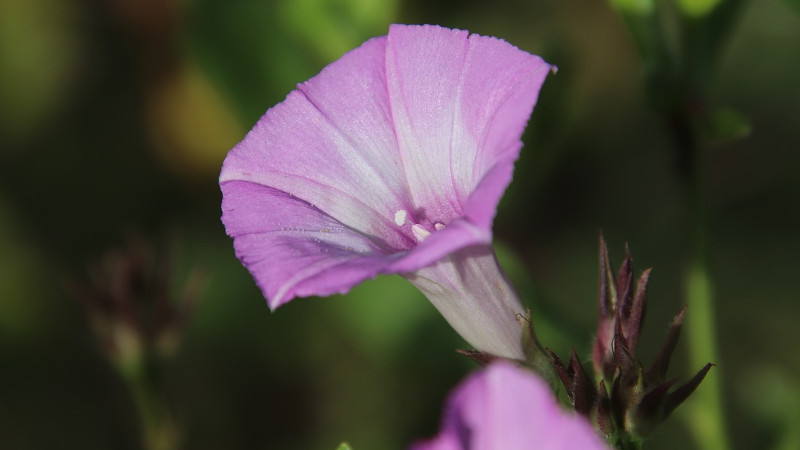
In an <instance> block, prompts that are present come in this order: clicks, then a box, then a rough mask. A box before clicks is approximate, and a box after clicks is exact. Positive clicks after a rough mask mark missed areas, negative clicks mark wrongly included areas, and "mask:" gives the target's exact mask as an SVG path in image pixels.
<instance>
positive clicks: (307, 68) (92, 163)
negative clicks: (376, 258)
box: [0, 0, 800, 450]
mask: <svg viewBox="0 0 800 450" xmlns="http://www.w3.org/2000/svg"><path fill="white" fill-rule="evenodd" d="M619 3H624V2H619ZM634 3H635V2H634ZM392 22H401V23H434V24H440V25H443V26H449V27H458V28H463V29H468V30H470V31H472V32H476V33H480V34H485V35H494V36H499V37H502V38H504V39H506V40H508V41H509V42H511V43H513V44H515V45H517V46H519V47H520V48H522V49H524V50H527V51H530V52H532V53H537V54H540V55H542V56H543V57H545V59H547V60H548V61H549V62H551V63H554V64H556V65H558V67H559V72H558V74H557V75H556V76H552V77H550V78H549V79H548V80H547V82H546V83H545V86H544V90H543V92H542V95H541V98H540V101H539V104H538V106H537V108H536V111H535V112H534V115H533V118H532V122H531V124H530V126H529V127H528V130H527V131H526V134H525V137H524V140H525V143H526V145H525V148H524V149H523V152H522V156H521V158H520V160H519V162H518V164H517V169H516V176H515V180H514V182H513V183H512V185H511V187H510V188H509V190H508V192H507V194H506V197H505V198H504V200H503V203H502V204H501V208H500V210H499V214H498V217H497V219H496V221H495V234H496V237H497V240H498V245H499V250H500V255H501V260H502V261H503V263H504V266H505V267H506V269H507V271H508V272H509V273H510V274H511V277H512V279H513V281H514V282H515V284H516V285H517V287H518V288H519V290H520V292H521V294H522V296H523V297H524V300H525V302H526V303H527V304H528V305H530V306H531V307H532V308H533V310H534V318H535V321H536V323H537V330H538V332H539V334H540V338H541V339H542V341H543V342H544V343H545V344H546V345H548V346H549V347H551V348H553V349H554V350H556V351H557V352H558V353H560V354H562V355H563V354H565V353H566V352H568V350H569V348H570V346H575V347H577V348H578V350H579V352H580V354H582V355H588V353H587V351H588V348H589V345H590V342H591V339H592V334H593V331H594V323H595V319H596V317H595V314H596V306H595V302H596V295H597V294H596V291H597V288H596V284H597V273H598V271H597V267H596V258H597V236H598V232H599V230H600V229H602V230H603V231H604V233H605V236H606V238H607V240H608V241H609V244H610V247H611V254H612V259H613V260H614V261H615V263H616V264H619V263H620V262H621V259H622V256H623V254H624V245H625V243H626V242H628V243H629V244H630V246H631V249H632V252H633V255H634V257H635V264H636V265H637V268H638V269H639V270H640V269H643V268H645V267H648V266H653V267H654V268H655V270H654V272H653V276H652V277H651V284H650V291H649V293H650V295H649V299H650V300H649V301H650V304H649V310H648V321H647V324H646V327H645V332H644V333H645V334H644V336H643V341H644V342H643V343H642V345H643V347H642V349H641V350H640V354H642V355H643V356H644V360H645V362H649V361H650V360H651V358H652V357H654V355H655V350H656V349H657V346H658V344H659V343H660V341H661V339H662V338H663V335H664V333H665V331H666V325H667V323H668V321H669V320H670V319H671V317H672V316H673V315H674V314H675V313H676V312H677V311H678V310H679V309H680V308H681V306H682V305H683V304H684V303H685V295H684V282H683V280H684V274H685V270H686V267H685V262H686V260H687V257H688V254H689V239H688V235H689V223H688V217H687V216H688V207H687V204H686V201H685V192H684V189H685V188H684V185H683V182H682V180H681V177H680V174H679V170H677V168H676V156H675V151H674V149H673V143H672V140H671V137H670V135H669V131H668V130H667V128H666V127H665V126H664V124H663V122H662V121H661V119H660V117H659V116H658V114H656V113H654V112H653V111H652V110H651V109H650V108H649V107H648V101H647V99H646V95H645V84H644V82H643V73H644V71H645V68H644V67H643V66H642V64H640V62H639V60H638V56H637V52H636V48H635V46H634V44H633V42H632V40H631V38H630V35H629V33H628V31H627V29H626V26H625V23H624V21H623V20H622V19H621V18H620V16H619V15H618V14H616V12H615V10H614V8H613V7H612V6H611V5H610V4H609V3H608V2H603V1H596V0H572V1H556V0H543V1H531V0H497V1H495V2H486V1H479V0H461V1H456V0H449V1H442V2H426V1H422V0H413V1H400V0H390V1H380V0H282V1H281V0H273V1H256V0H229V1H224V2H223V1H212V0H147V1H137V0H105V1H102V0H96V1H91V0H85V1H65V0H10V1H9V0H6V1H3V2H0V171H1V172H0V173H2V175H1V176H0V447H1V448H3V449H51V448H81V449H108V448H114V449H136V448H141V445H142V444H141V439H140V434H141V425H140V423H139V420H138V418H137V416H136V412H135V411H136V410H135V402H134V399H133V398H132V396H131V394H130V392H129V390H128V389H127V387H126V385H125V383H124V382H123V381H122V378H121V377H120V376H119V374H118V372H117V371H116V369H115V366H114V365H113V364H112V363H110V362H109V361H108V360H107V359H106V358H105V356H104V355H105V353H104V351H103V349H102V347H101V346H100V345H98V344H97V342H96V340H95V337H94V334H93V333H92V328H91V322H90V320H88V319H87V317H86V314H85V311H84V309H83V308H82V307H81V304H80V303H79V302H78V301H76V299H75V296H74V295H73V294H72V291H71V290H70V289H69V286H71V285H72V284H73V283H74V281H75V280H84V279H86V278H87V276H88V275H87V271H88V270H89V269H88V268H89V267H90V265H92V264H94V263H93V261H97V260H98V259H101V258H103V255H105V254H107V253H108V252H109V251H112V250H115V249H123V248H126V246H127V245H129V244H128V242H130V238H129V236H131V235H135V236H139V238H143V239H146V240H149V241H152V242H154V244H153V245H154V246H156V247H158V246H159V245H160V244H159V243H161V242H164V241H167V246H168V247H170V248H171V249H172V255H173V258H172V260H171V261H172V262H171V264H172V266H173V269H174V270H173V271H172V274H173V276H172V278H171V280H170V284H169V285H170V289H171V292H179V291H180V288H181V286H182V285H183V284H184V283H185V282H186V280H187V278H188V277H189V276H190V274H191V273H201V274H202V283H201V289H200V291H199V292H200V294H199V295H198V297H197V303H196V305H195V310H194V314H193V316H192V318H191V320H190V321H189V322H188V323H187V324H186V326H185V329H184V335H183V338H182V339H181V342H180V345H179V347H178V348H177V350H176V351H175V353H174V356H173V358H172V359H170V360H169V361H168V362H167V363H165V364H164V366H163V383H164V386H165V392H166V394H165V398H166V399H167V401H168V403H169V404H170V406H171V408H172V410H173V411H174V416H175V418H176V421H177V423H179V424H180V425H181V428H182V430H183V433H182V445H181V447H182V448H187V449H217V448H226V449H256V448H257V449H273V448H275V449H320V450H322V449H333V448H335V447H336V446H337V445H338V443H339V442H341V441H342V440H348V441H350V443H351V444H352V445H353V446H354V448H355V450H367V449H399V448H404V447H405V446H406V445H407V444H408V443H409V442H411V441H412V440H414V439H415V438H419V437H424V436H429V435H432V434H433V433H434V432H435V431H436V429H437V428H438V421H439V415H440V411H441V403H442V401H443V399H444V398H445V396H446V394H447V392H448V390H449V389H450V388H452V387H453V386H454V385H455V384H456V383H457V381H458V380H460V379H461V378H462V377H463V375H464V374H466V373H467V372H468V371H470V370H472V369H473V368H474V367H475V365H474V364H473V363H472V362H471V361H468V360H466V359H465V358H464V357H462V356H459V355H457V354H455V353H454V351H453V349H455V348H460V347H464V346H465V344H464V343H463V341H461V340H460V338H459V337H458V336H457V335H456V334H455V333H454V332H453V331H452V330H451V329H450V328H449V327H448V325H447V324H446V323H445V321H444V320H443V319H442V318H441V317H440V316H439V315H438V314H437V312H436V311H435V310H434V308H433V307H432V306H431V305H430V304H428V303H427V301H426V300H425V299H424V297H423V296H422V295H421V294H419V293H417V292H416V291H415V290H414V289H413V288H412V287H411V286H410V285H409V284H408V283H406V282H405V281H404V280H402V279H400V278H398V277H383V278H379V279H377V280H374V281H371V282H368V283H365V284H364V285H362V286H359V287H357V288H356V289H354V290H353V291H352V293H351V294H349V295H347V296H335V297H333V298H328V299H302V300H298V301H295V302H292V303H291V304H289V305H287V306H285V307H282V308H281V309H279V310H278V311H277V312H275V313H270V311H269V310H268V308H267V307H266V304H265V301H264V300H263V298H262V297H261V294H260V293H259V291H258V290H257V288H256V286H255V284H254V283H253V281H252V279H251V278H250V276H249V275H248V273H247V271H246V270H245V269H244V268H243V267H242V266H241V265H240V264H239V262H238V261H237V260H236V258H235V257H234V253H233V247H232V244H231V240H230V239H229V238H228V237H227V236H226V235H225V232H224V229H223V227H222V225H221V224H220V221H219V216H220V207H219V205H220V193H219V190H218V186H217V181H216V179H217V175H218V173H219V167H220V164H221V162H222V159H223V158H224V156H225V154H226V152H227V150H228V149H230V148H231V147H232V146H233V145H235V144H236V142H237V141H238V140H239V139H241V138H242V137H243V136H244V133H245V132H246V131H247V130H248V129H249V127H251V126H252V124H253V123H255V121H256V120H257V119H258V117H259V116H260V115H261V114H262V113H263V112H264V111H265V110H266V108H268V107H269V106H271V105H273V104H275V103H277V102H279V101H281V100H282V99H283V98H284V96H285V95H286V94H287V93H288V92H289V91H290V90H291V89H292V88H293V86H294V85H295V84H296V83H298V82H301V81H304V80H306V79H308V78H309V77H311V76H313V75H314V74H315V73H317V72H318V71H319V70H320V69H321V68H322V67H324V66H325V65H326V64H328V63H330V62H331V61H333V60H335V59H336V58H338V57H339V56H340V55H341V54H342V53H344V52H345V51H347V50H349V49H351V48H354V47H356V46H357V45H358V44H360V43H361V42H362V41H363V40H365V39H366V38H369V37H371V36H376V35H381V34H385V33H386V30H387V27H388V24H389V23H392ZM718 63H719V64H718V66H717V68H716V71H715V76H714V77H713V84H712V85H711V87H710V88H709V90H708V100H709V102H710V103H713V104H714V105H716V106H721V107H727V108H731V110H734V111H737V112H738V114H741V115H742V116H744V117H746V118H747V120H748V121H749V123H750V126H751V127H752V131H751V133H750V134H749V136H747V137H746V138H744V139H736V140H730V141H728V142H724V143H720V144H718V145H711V146H709V147H710V149H709V151H708V153H707V154H706V158H707V162H708V167H709V172H708V182H709V188H710V190H709V205H708V211H709V217H710V221H709V227H710V231H711V240H710V244H709V245H710V249H711V253H710V258H711V259H710V261H711V274H712V276H713V280H714V288H715V294H716V302H717V309H718V313H717V317H716V319H717V325H718V330H719V337H720V350H721V355H720V360H719V361H715V362H717V363H718V367H717V368H716V369H714V370H712V372H711V374H710V375H709V376H710V377H716V376H721V377H722V382H723V394H724V401H725V409H726V411H727V415H728V420H729V434H730V436H731V440H732V442H733V444H734V446H735V447H736V448H780V447H781V446H783V447H784V448H792V445H793V443H797V442H800V440H799V439H798V437H797V434H798V433H800V430H797V429H796V428H797V423H800V357H798V353H797V351H796V350H792V348H794V345H795V344H793V342H797V341H798V339H800V288H799V287H798V284H797V283H798V277H800V262H799V261H798V255H800V139H799V138H800V108H798V105H800V83H798V81H799V80H800V9H799V8H797V2H793V1H791V0H790V1H785V0H759V1H754V2H750V3H747V4H745V5H744V8H743V10H742V11H741V14H740V16H739V18H738V19H737V20H736V21H735V22H734V23H733V27H732V29H731V33H730V35H729V39H728V40H727V41H726V42H725V43H724V45H723V46H722V47H721V53H720V55H719V61H718ZM196 270H199V271H200V272H193V271H196ZM688 313H689V314H691V313H692V312H691V308H690V309H689V312H688ZM684 338H685V336H684ZM686 347H687V343H686V342H682V343H681V344H680V345H679V347H678V352H677V354H676V357H675V363H674V366H673V367H672V373H673V374H674V376H676V377H677V378H679V379H681V380H683V379H687V378H688V377H689V376H690V373H691V372H692V370H697V369H699V367H688V365H687V364H686V362H685V358H686V353H687V350H686ZM700 389H703V387H702V386H701V387H700ZM691 402H692V399H690V400H689V401H688V403H691ZM683 412H684V411H683V410H682V409H681V408H679V409H678V411H677V413H676V415H675V416H674V417H672V418H671V419H670V420H668V422H667V423H666V424H665V425H664V426H662V427H661V428H660V429H659V430H658V431H657V432H656V435H655V436H654V437H653V438H652V440H651V442H649V443H648V445H647V448H652V449H668V448H687V449H688V448H697V446H696V444H695V443H694V441H693V440H692V438H691V435H690V433H689V431H688V429H687V427H686V421H685V420H682V418H684V417H685V414H682V413H683Z"/></svg>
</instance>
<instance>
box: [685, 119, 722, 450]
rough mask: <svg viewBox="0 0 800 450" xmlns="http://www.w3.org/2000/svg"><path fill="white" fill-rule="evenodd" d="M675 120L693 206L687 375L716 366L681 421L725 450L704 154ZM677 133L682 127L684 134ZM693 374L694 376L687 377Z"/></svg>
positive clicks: (711, 448) (715, 449) (702, 443)
mask: <svg viewBox="0 0 800 450" xmlns="http://www.w3.org/2000/svg"><path fill="white" fill-rule="evenodd" d="M682 119H683V120H679V122H680V123H683V124H684V125H685V127H676V128H675V129H676V130H677V133H678V134H680V133H682V132H685V133H686V134H684V136H683V139H681V138H679V139H678V142H683V144H684V145H686V146H687V147H685V148H684V149H683V151H685V152H686V155H687V157H688V161H687V162H688V163H689V167H688V172H689V173H688V175H689V176H688V178H687V183H688V184H689V188H688V190H687V192H688V194H689V199H688V201H689V203H690V205H691V207H690V208H691V210H690V214H691V219H690V220H691V226H692V231H691V232H692V250H691V252H692V253H691V255H692V256H691V259H690V262H689V266H688V267H689V269H688V273H687V279H686V299H687V302H688V305H689V310H688V314H687V315H686V319H685V322H684V329H685V330H686V335H687V337H688V339H687V341H688V342H689V370H690V371H696V370H697V369H698V368H699V367H703V366H704V365H705V364H706V363H708V362H712V363H715V364H717V367H716V368H715V369H714V370H713V371H712V372H711V373H710V374H709V376H708V377H706V379H705V380H704V381H703V383H702V385H700V387H699V388H698V389H697V391H695V393H694V395H693V398H692V400H690V401H689V402H688V404H687V407H688V411H687V412H688V413H687V414H686V415H685V416H684V417H685V418H686V419H687V421H688V425H689V428H690V429H691V431H692V433H693V434H694V436H695V440H696V441H697V443H698V447H699V448H702V449H707V450H726V449H729V448H730V442H729V439H728V435H727V432H726V425H725V422H726V420H725V409H724V406H723V402H722V389H721V388H722V386H721V381H720V380H721V374H722V371H721V370H720V369H721V368H722V367H723V366H722V364H721V363H720V358H719V351H718V348H717V332H716V313H715V309H714V308H715V307H714V296H713V295H714V293H713V286H712V282H711V276H710V270H709V262H708V236H709V234H708V233H709V227H708V199H707V195H708V194H707V189H706V181H705V174H706V173H707V172H706V167H705V166H706V164H705V155H704V153H703V152H702V151H701V149H700V148H699V147H700V145H699V143H698V137H697V133H696V132H694V131H693V130H692V127H691V125H689V122H688V121H689V120H690V119H688V118H686V117H685V115H684V117H683V118H682ZM681 128H683V130H682V131H680V130H681ZM691 373H692V374H694V372H691Z"/></svg>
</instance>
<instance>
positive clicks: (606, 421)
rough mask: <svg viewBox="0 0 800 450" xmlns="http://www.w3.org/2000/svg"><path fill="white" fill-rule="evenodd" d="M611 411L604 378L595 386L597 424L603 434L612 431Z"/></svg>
mask: <svg viewBox="0 0 800 450" xmlns="http://www.w3.org/2000/svg"><path fill="white" fill-rule="evenodd" d="M611 414H612V411H611V399H610V398H609V397H608V390H607V389H606V382H605V380H600V384H599V385H598V386H597V425H598V426H599V427H600V431H602V432H603V433H604V434H611V432H613V431H614V425H613V422H612V421H613V420H614V419H613V417H612V415H611Z"/></svg>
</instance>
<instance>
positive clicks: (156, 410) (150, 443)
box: [121, 355, 178, 450]
mask: <svg viewBox="0 0 800 450" xmlns="http://www.w3.org/2000/svg"><path fill="white" fill-rule="evenodd" d="M155 364H156V362H155V361H154V357H153V356H152V355H149V356H145V357H143V358H141V359H139V360H138V361H135V362H134V363H129V364H127V365H126V366H124V367H121V373H122V376H123V378H124V379H125V382H126V384H127V385H128V387H129V388H130V391H131V394H132V396H133V400H134V403H135V404H136V410H137V412H138V416H139V420H140V423H141V427H142V444H143V448H144V449H145V450H174V449H176V448H177V437H178V435H177V428H176V426H175V423H174V420H173V417H172V414H171V411H170V410H169V407H168V405H167V404H166V402H165V399H164V397H163V395H162V389H160V383H159V381H160V380H159V379H158V375H157V373H156V367H155Z"/></svg>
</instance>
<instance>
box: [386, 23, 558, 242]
mask: <svg viewBox="0 0 800 450" xmlns="http://www.w3.org/2000/svg"><path fill="white" fill-rule="evenodd" d="M549 69H550V66H549V65H548V64H546V63H545V62H544V61H542V59H541V58H539V57H538V56H534V55H531V54H528V53H526V52H523V51H522V50H520V49H518V48H516V47H514V46H512V45H511V44H509V43H507V42H505V41H503V40H501V39H496V38H492V37H485V36H478V35H474V34H473V35H471V36H469V35H468V33H467V32H466V31H461V30H451V29H447V28H441V27H437V26H430V25H425V26H402V25H393V26H392V27H391V28H390V30H389V36H388V43H387V49H386V75H387V77H388V89H389V98H390V100H391V107H392V117H393V119H394V126H395V129H396V133H397V140H398V143H399V144H398V145H399V150H400V152H401V154H402V159H403V163H404V167H405V171H406V176H407V178H408V181H409V189H410V191H411V195H412V197H413V199H414V203H415V204H416V205H419V206H424V208H425V211H424V213H425V216H426V218H427V219H428V220H429V221H431V222H432V223H433V222H437V221H438V222H442V223H447V222H448V221H449V220H451V219H453V218H455V217H459V216H462V215H464V214H465V212H466V213H467V215H468V216H469V215H470V210H473V211H472V212H471V215H472V216H474V219H476V220H477V222H476V224H478V225H479V226H482V227H485V228H486V229H487V230H488V229H490V228H491V219H493V218H494V212H495V211H494V210H495V207H496V203H497V202H498V201H499V199H500V196H502V193H503V191H504V190H505V188H506V187H507V185H508V183H509V182H510V181H511V171H512V169H513V162H514V160H516V158H517V155H518V154H519V149H520V147H521V145H522V143H521V141H520V137H521V136H522V132H523V130H524V128H525V124H526V123H527V121H528V117H529V116H530V113H531V111H532V109H533V105H534V104H535V103H536V99H537V97H538V93H539V89H540V87H541V85H542V83H543V82H544V78H545V76H546V75H547V73H548V71H549ZM498 164H500V165H504V166H505V165H507V166H509V167H508V168H507V169H504V170H500V171H499V172H495V173H494V175H493V176H492V177H490V178H491V181H490V182H482V180H483V179H484V177H485V176H487V174H489V173H490V172H491V171H492V169H493V168H494V166H495V165H498ZM500 174H502V175H503V176H499V175H500ZM479 186H480V188H481V190H485V191H486V192H485V193H481V192H477V193H476V191H475V190H476V188H477V187H479ZM476 194H477V196H478V197H479V198H480V201H472V202H469V201H468V199H469V198H470V197H471V196H473V195H476ZM468 203H469V206H470V207H469V208H465V206H467V205H468Z"/></svg>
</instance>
